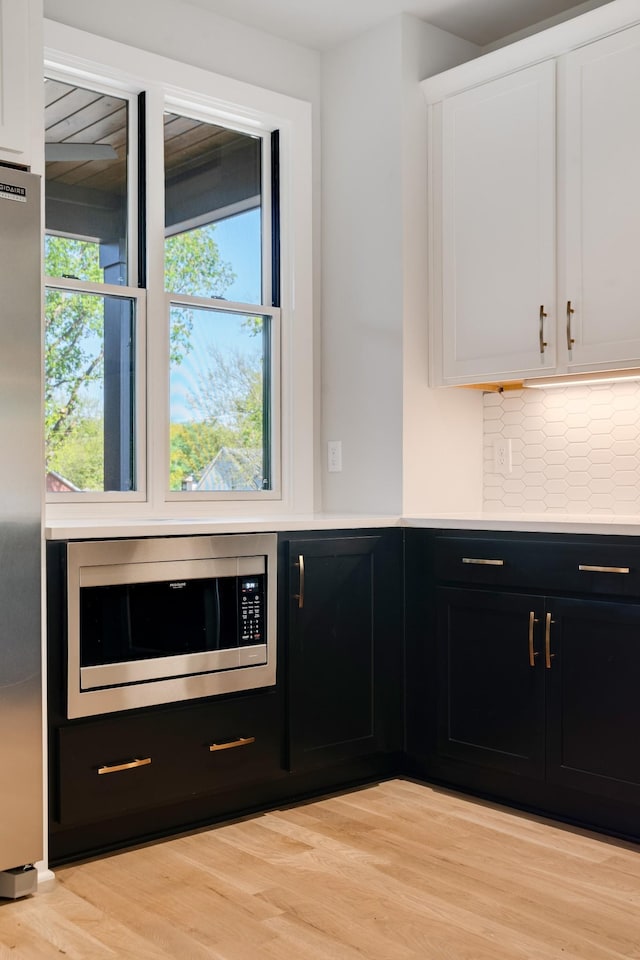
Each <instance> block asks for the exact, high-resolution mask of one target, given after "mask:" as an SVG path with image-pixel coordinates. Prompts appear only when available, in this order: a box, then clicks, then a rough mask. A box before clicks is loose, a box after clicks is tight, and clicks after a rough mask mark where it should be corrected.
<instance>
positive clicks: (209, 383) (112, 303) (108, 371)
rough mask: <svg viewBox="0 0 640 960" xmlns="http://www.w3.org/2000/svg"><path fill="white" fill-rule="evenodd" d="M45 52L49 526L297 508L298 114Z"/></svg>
mask: <svg viewBox="0 0 640 960" xmlns="http://www.w3.org/2000/svg"><path fill="white" fill-rule="evenodd" d="M45 40H46V54H45V73H46V76H47V80H46V86H45V90H46V96H45V101H46V106H45V145H46V157H45V159H46V175H45V203H46V216H45V266H46V271H45V272H46V278H45V287H46V300H45V351H46V357H45V393H46V451H47V491H48V495H47V502H48V506H47V513H48V517H49V518H52V519H55V518H56V517H72V516H74V511H76V513H77V515H80V516H83V517H91V516H95V517H100V516H106V517H112V516H121V515H122V516H141V517H145V516H147V517H156V516H157V517H176V518H177V517H179V516H182V515H184V516H192V517H212V516H214V513H212V511H215V512H216V513H222V514H225V513H226V514H229V513H231V512H232V513H233V515H239V514H243V513H244V514H245V515H250V511H251V512H252V513H253V514H255V502H256V501H262V502H263V504H264V507H263V508H261V510H262V509H266V512H267V513H269V512H278V511H280V512H284V511H287V512H291V511H292V510H297V511H299V510H306V511H309V510H311V509H312V508H313V484H312V477H313V462H312V450H313V408H312V402H313V396H312V355H311V346H312V326H311V283H310V280H311V242H310V221H311V217H310V206H311V204H310V200H311V187H310V184H311V176H310V167H311V163H310V157H311V149H310V147H311V136H310V132H311V123H310V110H309V106H308V104H303V103H302V102H300V101H294V100H292V99H291V98H288V97H285V96H282V95H280V94H270V93H269V92H268V91H265V90H261V89H259V88H254V87H251V86H250V85H248V84H241V83H238V82H236V81H232V80H229V79H227V78H224V77H220V76H218V75H216V74H212V73H208V72H206V71H203V70H198V69H196V68H191V67H189V66H188V65H185V64H177V63H174V62H173V61H170V60H167V59H165V58H162V57H157V56H155V55H152V54H149V53H146V52H145V51H136V56H135V57H133V58H132V56H131V49H130V48H128V47H122V46H121V45H119V44H117V43H112V42H110V41H105V40H104V39H103V38H100V39H98V38H94V37H91V36H90V35H88V34H80V33H79V31H75V30H74V31H70V30H69V29H68V28H65V27H64V26H63V25H61V24H54V23H52V22H45ZM52 40H53V41H54V42H53V43H52V42H51V41H52ZM80 43H81V46H82V49H80ZM94 54H95V57H96V58H95V59H94V56H93V55H94ZM98 57H99V58H100V59H97V58H98ZM105 59H107V60H108V62H107V63H105ZM125 63H126V64H128V65H129V67H131V68H133V69H134V70H135V71H136V72H135V75H131V74H129V73H126V72H125V71H124V70H123V64H125ZM280 224H282V230H281V228H280ZM294 252H295V256H294ZM281 291H284V302H283V301H282V300H281V296H282V295H281ZM212 501H215V505H212ZM252 503H253V506H252ZM79 504H82V505H83V506H81V507H80V506H79ZM87 505H89V506H87ZM80 510H81V511H82V512H81V513H79V511H80Z"/></svg>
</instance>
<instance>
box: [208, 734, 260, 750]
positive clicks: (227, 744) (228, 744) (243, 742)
mask: <svg viewBox="0 0 640 960" xmlns="http://www.w3.org/2000/svg"><path fill="white" fill-rule="evenodd" d="M255 742H256V738H255V737H238V739H237V740H225V741H224V743H210V744H209V752H210V753H215V751H216V750H232V749H233V748H234V747H246V746H248V744H250V743H255Z"/></svg>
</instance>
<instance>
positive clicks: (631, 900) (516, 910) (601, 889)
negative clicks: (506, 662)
mask: <svg viewBox="0 0 640 960" xmlns="http://www.w3.org/2000/svg"><path fill="white" fill-rule="evenodd" d="M61 956H64V957H65V960H167V958H180V960H640V850H639V848H638V847H636V846H634V845H632V844H629V843H623V842H617V841H615V840H611V839H608V838H604V837H600V836H598V835H596V834H592V833H589V832H588V831H584V830H574V829H571V828H568V827H563V826H561V825H558V824H555V823H549V822H547V821H545V820H544V819H542V818H536V817H527V816H526V815H524V814H521V813H519V812H517V811H513V810H507V809H505V808H501V807H500V806H498V805H496V804H490V803H483V802H481V801H478V800H473V799H470V798H468V797H464V796H461V795H457V794H455V793H454V792H451V791H448V790H441V789H439V788H434V787H430V786H426V785H424V784H421V783H418V782H414V781H411V780H391V781H388V782H384V783H380V784H372V785H371V786H369V787H365V788H363V789H361V790H356V791H349V792H345V793H342V794H336V795H333V796H328V797H325V798H322V799H320V800H316V801H313V802H310V803H306V804H303V805H300V806H298V807H292V808H288V809H279V810H273V811H270V812H267V813H265V814H262V815H259V816H256V817H253V818H245V819H242V820H238V821H235V822H230V823H226V824H221V825H219V826H217V827H213V828H211V829H207V830H199V831H196V832H194V833H191V834H185V835H183V836H178V837H175V838H173V839H171V840H168V841H165V842H162V843H154V844H149V845H146V846H142V847H139V848H136V849H131V850H127V851H123V852H121V853H118V854H113V855H111V856H108V857H104V858H101V859H95V860H92V861H87V862H85V863H79V864H73V865H70V866H67V867H64V868H61V869H59V870H58V871H57V882H56V884H55V885H54V886H53V888H52V889H50V890H47V891H43V892H41V893H38V894H37V895H36V896H34V897H31V898H27V899H25V900H21V901H16V902H15V903H13V902H11V901H5V902H4V903H2V904H1V905H0V960H53V958H57V960H59V958H60V957H61Z"/></svg>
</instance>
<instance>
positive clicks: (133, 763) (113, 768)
mask: <svg viewBox="0 0 640 960" xmlns="http://www.w3.org/2000/svg"><path fill="white" fill-rule="evenodd" d="M150 763H151V757H144V758H142V759H140V760H129V762H128V763H113V764H105V766H104V767H98V775H99V776H101V775H102V774H103V773H119V772H120V771H121V770H135V768H136V767H148V766H149V764H150Z"/></svg>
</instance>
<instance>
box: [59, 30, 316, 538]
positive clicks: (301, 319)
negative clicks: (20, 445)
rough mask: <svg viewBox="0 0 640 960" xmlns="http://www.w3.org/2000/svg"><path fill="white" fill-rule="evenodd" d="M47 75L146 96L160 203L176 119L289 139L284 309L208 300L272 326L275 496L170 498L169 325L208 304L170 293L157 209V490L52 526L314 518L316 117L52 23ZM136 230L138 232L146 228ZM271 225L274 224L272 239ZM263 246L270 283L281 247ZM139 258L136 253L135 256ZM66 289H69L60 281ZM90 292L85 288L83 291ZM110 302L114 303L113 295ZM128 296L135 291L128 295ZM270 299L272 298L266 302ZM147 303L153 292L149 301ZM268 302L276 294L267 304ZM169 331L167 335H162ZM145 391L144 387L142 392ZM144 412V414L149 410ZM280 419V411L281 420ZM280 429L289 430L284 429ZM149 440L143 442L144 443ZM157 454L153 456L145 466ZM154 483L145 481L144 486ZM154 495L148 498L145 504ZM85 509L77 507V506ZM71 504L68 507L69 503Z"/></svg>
mask: <svg viewBox="0 0 640 960" xmlns="http://www.w3.org/2000/svg"><path fill="white" fill-rule="evenodd" d="M44 33H45V72H46V74H47V75H51V76H53V75H54V72H55V73H57V74H58V75H59V76H60V78H61V79H62V78H65V79H67V80H69V79H73V81H74V82H76V83H78V85H83V84H84V85H87V86H91V87H95V84H96V83H101V84H106V85H108V86H109V87H110V88H111V89H112V90H113V91H114V92H115V90H116V89H119V90H127V91H129V92H130V93H132V94H133V95H135V94H137V93H138V92H140V91H142V90H145V91H146V98H147V115H148V122H147V131H146V136H147V191H148V197H155V198H157V197H162V196H163V195H164V169H163V146H160V145H161V144H163V131H162V126H163V124H162V119H163V114H164V112H165V111H167V110H168V111H173V112H176V113H180V114H182V115H187V116H195V117H196V118H200V119H205V120H207V121H208V122H213V123H216V122H218V123H220V124H221V125H224V126H227V127H231V128H235V129H239V130H241V131H244V132H254V133H257V134H261V135H263V143H264V144H265V149H268V145H269V139H270V133H271V132H272V131H273V130H278V131H279V136H280V183H281V196H280V220H281V227H282V230H281V251H280V262H281V280H280V284H281V291H282V296H281V304H280V307H279V308H272V307H266V306H265V304H260V305H258V304H232V303H230V302H228V301H224V300H223V301H215V300H205V301H202V304H201V305H202V306H206V307H207V308H209V309H211V308H214V309H221V310H224V311H227V312H242V313H245V314H249V315H251V314H255V315H268V316H270V317H271V318H272V321H271V329H272V341H273V342H272V348H273V352H274V363H273V371H272V382H271V386H272V397H273V403H274V410H273V411H272V416H273V420H272V423H273V427H274V433H273V438H274V447H273V450H272V460H273V469H272V480H273V487H274V489H272V490H267V491H256V492H240V491H234V492H231V493H228V492H220V493H216V492H212V493H205V494H204V495H203V494H202V493H200V492H198V493H196V495H195V496H194V493H195V492H189V493H187V494H182V493H178V494H176V493H173V494H171V493H170V492H169V490H168V474H169V457H168V437H169V431H168V422H169V416H168V387H169V376H168V371H169V367H168V323H169V303H176V302H177V303H183V302H186V301H191V300H193V299H195V300H198V298H187V297H183V296H181V295H180V296H177V295H173V294H171V295H168V294H166V293H165V292H164V289H163V287H164V211H163V209H161V206H162V205H161V204H158V203H156V202H154V203H153V204H149V209H148V216H147V230H148V238H149V243H148V252H147V279H148V289H147V293H146V330H147V354H146V365H143V366H141V367H140V368H139V369H140V373H141V372H142V371H143V370H144V369H145V367H146V390H145V391H144V395H145V397H146V426H147V430H146V444H145V447H146V456H144V455H143V456H141V457H138V458H137V460H136V462H137V464H138V469H139V470H142V469H143V464H144V462H145V461H146V465H147V470H146V490H145V491H144V492H143V491H139V492H138V493H135V494H129V493H126V494H119V495H113V494H106V495H101V496H99V497H98V498H96V499H93V498H92V497H91V495H87V494H76V495H66V494H64V495H55V497H56V499H55V500H52V501H51V502H48V503H47V513H46V516H47V521H49V520H53V521H56V520H58V519H60V520H69V521H70V520H71V519H72V518H75V519H79V520H80V519H82V520H83V522H84V521H87V520H88V521H97V522H99V521H100V520H101V519H105V520H108V519H113V520H115V519H120V518H122V519H124V520H127V519H129V520H131V519H136V520H137V519H139V520H141V521H144V520H146V519H180V518H184V519H185V520H186V519H201V518H209V519H221V520H224V519H225V518H231V517H233V518H242V517H247V518H248V517H256V516H258V515H259V516H260V517H268V516H282V515H291V514H299V513H311V512H312V511H313V508H314V490H313V480H314V470H313V446H314V442H313V436H314V431H313V350H312V346H313V321H312V302H313V301H312V240H311V211H312V186H311V106H310V104H308V103H306V102H304V101H301V100H297V99H295V98H292V97H287V96H285V95H282V94H278V93H274V92H272V91H268V90H264V89H263V88H261V87H256V86H253V85H250V84H246V83H243V82H240V81H236V80H232V79H230V78H228V77H223V76H221V75H218V74H215V73H211V72H209V71H206V70H202V69H201V68H198V67H192V66H190V65H188V64H184V63H178V62H176V61H172V60H169V59H167V58H165V57H160V56H157V55H155V54H151V53H148V52H147V51H143V50H138V49H134V48H132V47H129V46H126V45H124V44H120V43H116V42H113V41H110V40H106V39H104V38H101V37H96V36H93V35H91V34H87V33H84V32H83V31H79V30H75V29H74V28H70V27H66V26H64V25H62V24H58V23H55V22H53V21H47V20H45V31H44ZM135 222H136V221H135V220H133V222H132V225H133V224H135ZM267 224H269V228H268V229H269V230H270V216H269V215H268V214H267V215H265V216H264V217H263V228H264V229H267ZM267 239H268V244H267V245H263V256H265V257H268V258H269V260H268V264H269V270H268V271H267V272H266V273H265V276H266V277H268V276H270V256H271V254H270V235H269V237H268V238H267ZM130 249H131V250H133V249H134V248H133V246H132V247H130ZM54 283H57V282H56V281H54ZM77 286H79V285H78V284H75V283H74V288H75V287H77ZM101 292H103V293H107V290H106V289H103V290H102V291H101ZM118 292H119V293H120V295H123V294H124V293H125V291H124V290H123V289H121V288H119V290H118ZM266 292H267V291H265V293H266ZM136 293H137V295H140V294H141V293H142V294H143V293H144V292H143V291H142V292H141V291H139V290H137V288H136ZM263 295H264V294H263ZM160 328H162V333H160ZM140 382H142V380H140ZM143 406H144V404H143ZM278 408H279V409H278ZM278 428H279V429H278ZM142 435H143V434H140V436H142ZM144 452H145V451H143V454H144ZM141 476H142V474H141V473H139V474H138V479H139V480H140V478H141ZM140 494H142V496H141V495H140ZM71 497H72V498H73V499H67V498H71ZM63 498H64V501H65V502H63Z"/></svg>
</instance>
